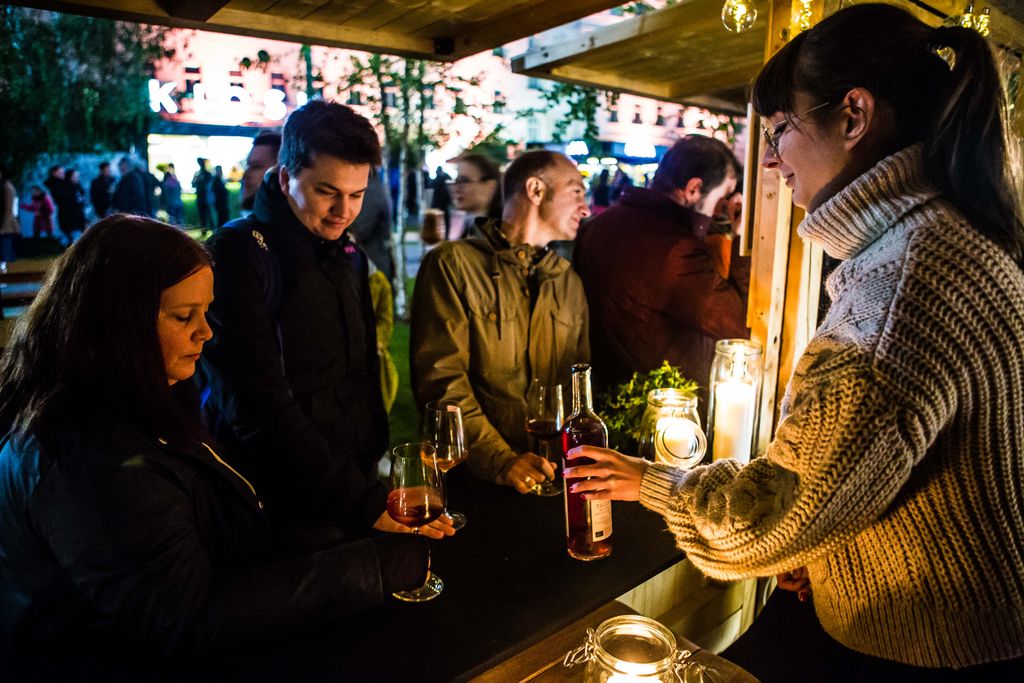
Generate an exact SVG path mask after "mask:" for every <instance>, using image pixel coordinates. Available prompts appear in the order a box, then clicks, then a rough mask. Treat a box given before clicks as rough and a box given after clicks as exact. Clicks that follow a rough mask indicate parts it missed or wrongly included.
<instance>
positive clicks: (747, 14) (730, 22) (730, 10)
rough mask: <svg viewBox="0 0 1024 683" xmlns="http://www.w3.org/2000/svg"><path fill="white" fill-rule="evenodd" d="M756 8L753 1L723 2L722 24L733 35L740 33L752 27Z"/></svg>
mask: <svg viewBox="0 0 1024 683" xmlns="http://www.w3.org/2000/svg"><path fill="white" fill-rule="evenodd" d="M755 19H757V8H756V7H754V3H753V0H725V4H724V5H722V23H723V24H725V27H726V28H727V29H729V30H730V31H732V32H733V33H741V32H742V31H746V30H747V29H748V28H750V27H751V26H753V25H754V20H755Z"/></svg>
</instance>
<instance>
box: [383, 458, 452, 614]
mask: <svg viewBox="0 0 1024 683" xmlns="http://www.w3.org/2000/svg"><path fill="white" fill-rule="evenodd" d="M389 483H390V487H389V488H390V491H389V492H388V515H389V516H390V517H391V519H393V520H395V521H396V522H398V523H399V524H404V525H405V526H408V527H412V529H413V533H418V532H419V529H420V527H422V526H425V525H427V524H430V523H431V522H433V521H434V520H435V519H437V518H438V517H440V516H441V515H442V513H444V496H443V495H442V491H441V482H440V472H439V470H438V468H437V461H436V460H435V458H434V447H433V446H431V445H430V444H428V443H422V442H418V443H404V444H401V445H398V446H395V447H394V448H393V449H392V451H391V478H390V480H389ZM443 588H444V582H443V581H441V578H440V577H439V576H437V575H436V574H433V573H432V572H431V571H430V570H429V569H428V570H427V579H426V581H424V583H423V585H422V586H420V587H419V588H416V589H414V590H411V591H400V592H398V593H393V595H394V596H395V597H396V598H398V599H399V600H402V601H404V602H425V601H427V600H433V599H434V598H436V597H437V596H438V595H440V594H441V589H443Z"/></svg>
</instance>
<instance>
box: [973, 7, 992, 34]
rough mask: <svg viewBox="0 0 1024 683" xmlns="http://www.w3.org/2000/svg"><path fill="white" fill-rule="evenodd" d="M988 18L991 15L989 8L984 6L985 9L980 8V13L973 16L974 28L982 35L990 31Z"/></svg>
mask: <svg viewBox="0 0 1024 683" xmlns="http://www.w3.org/2000/svg"><path fill="white" fill-rule="evenodd" d="M990 19H991V16H989V9H988V7H986V8H985V9H983V10H981V14H979V15H978V16H976V17H974V30H975V31H977V32H978V33H980V34H981V35H983V36H987V35H988V34H989V33H991V32H992V31H991V29H990V28H989V23H988V22H989V20H990Z"/></svg>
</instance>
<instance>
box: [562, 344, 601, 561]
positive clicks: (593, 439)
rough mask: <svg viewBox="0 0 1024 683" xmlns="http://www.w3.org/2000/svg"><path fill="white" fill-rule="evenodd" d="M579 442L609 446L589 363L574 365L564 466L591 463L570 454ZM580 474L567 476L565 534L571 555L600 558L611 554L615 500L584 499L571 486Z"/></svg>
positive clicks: (565, 433)
mask: <svg viewBox="0 0 1024 683" xmlns="http://www.w3.org/2000/svg"><path fill="white" fill-rule="evenodd" d="M577 446H599V447H601V448H607V447H608V429H607V428H606V427H605V426H604V422H602V421H601V418H600V417H598V416H597V414H596V413H594V405H593V399H592V398H591V394H590V366H589V365H586V364H578V365H573V366H572V415H570V416H569V417H568V418H567V419H566V421H565V425H564V426H563V427H562V453H563V459H564V462H563V467H573V466H579V465H588V464H590V463H592V462H593V460H591V459H590V458H572V459H570V458H569V457H568V455H567V454H568V452H569V450H570V449H572V448H576V447H577ZM577 481H580V479H579V478H576V477H574V478H572V479H569V478H565V537H566V544H567V546H568V550H569V555H571V556H572V557H574V558H575V559H577V560H584V561H590V560H600V559H602V558H605V557H608V556H609V555H611V554H612V541H611V536H612V504H611V501H609V500H583V499H582V497H581V494H579V493H572V492H570V491H569V488H570V487H571V486H572V485H573V483H575V482H577Z"/></svg>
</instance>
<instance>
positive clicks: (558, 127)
mask: <svg viewBox="0 0 1024 683" xmlns="http://www.w3.org/2000/svg"><path fill="white" fill-rule="evenodd" d="M541 97H543V98H544V101H545V102H546V103H547V105H548V106H547V107H545V108H544V109H543V110H538V109H536V108H530V109H522V110H520V111H519V112H518V114H517V115H518V116H520V117H529V116H533V115H535V114H538V113H542V112H546V111H548V110H550V109H553V108H556V107H557V108H559V110H560V111H562V113H563V115H562V116H559V117H558V120H557V121H556V122H555V128H554V130H553V131H552V132H551V139H552V140H553V141H554V142H562V141H563V140H564V139H565V135H566V133H567V132H568V131H569V126H571V125H572V124H573V123H582V124H583V135H582V136H581V137H582V139H583V140H585V141H586V142H587V144H589V145H593V144H595V143H596V142H597V137H598V133H599V132H600V131H599V129H598V127H597V112H598V111H600V110H601V109H607V108H610V107H613V106H615V103H616V102H617V101H618V99H619V96H618V94H616V93H613V92H610V91H600V90H598V89H597V88H591V87H589V86H583V85H572V84H569V83H558V82H555V83H553V84H552V87H551V88H550V89H545V90H544V91H543V93H542V95H541Z"/></svg>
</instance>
